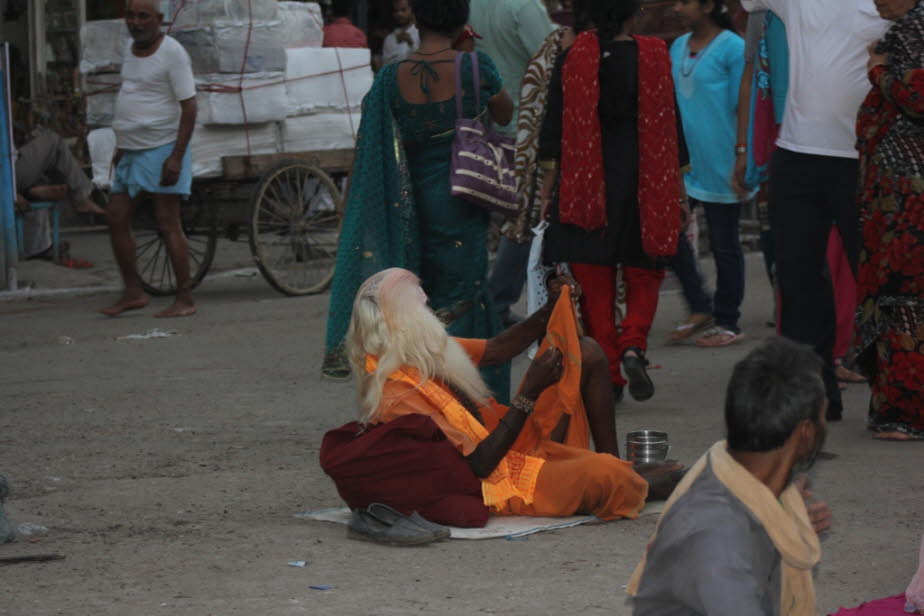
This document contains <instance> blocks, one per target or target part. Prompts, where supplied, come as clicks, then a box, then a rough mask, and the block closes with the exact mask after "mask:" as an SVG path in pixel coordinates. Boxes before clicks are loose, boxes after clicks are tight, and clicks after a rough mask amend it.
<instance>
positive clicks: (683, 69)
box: [680, 34, 719, 77]
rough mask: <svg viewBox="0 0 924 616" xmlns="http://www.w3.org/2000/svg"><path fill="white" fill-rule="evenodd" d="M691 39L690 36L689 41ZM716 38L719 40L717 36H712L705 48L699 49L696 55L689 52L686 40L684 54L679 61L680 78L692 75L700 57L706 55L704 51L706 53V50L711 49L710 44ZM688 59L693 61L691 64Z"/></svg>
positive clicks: (688, 44) (688, 41)
mask: <svg viewBox="0 0 924 616" xmlns="http://www.w3.org/2000/svg"><path fill="white" fill-rule="evenodd" d="M691 38H693V37H692V36H691V37H690V39H691ZM717 38H719V35H718V34H716V35H715V36H713V37H712V39H711V40H710V41H709V42H708V43H706V46H705V47H703V48H702V49H700V50H699V51H698V52H696V53H693V52H692V51H691V50H690V39H687V42H686V45H685V47H686V49H685V53H684V54H683V57H682V58H681V59H680V76H681V77H689V76H690V75H692V74H693V71H695V70H696V65H697V64H698V63H699V61H700V59H702V57H703V56H705V55H706V51H708V49H709V48H710V47H712V43H713V42H715V40H716V39H717ZM690 58H692V59H693V61H692V62H689V60H690Z"/></svg>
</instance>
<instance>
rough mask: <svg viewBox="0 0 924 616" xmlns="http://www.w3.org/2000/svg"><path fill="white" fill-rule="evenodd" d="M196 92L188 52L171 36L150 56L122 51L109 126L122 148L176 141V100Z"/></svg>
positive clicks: (139, 148)
mask: <svg viewBox="0 0 924 616" xmlns="http://www.w3.org/2000/svg"><path fill="white" fill-rule="evenodd" d="M195 95H196V81H195V79H194V77H193V72H192V63H191V62H190V60H189V54H188V53H186V50H185V49H183V46H182V45H180V44H179V43H178V42H176V40H175V39H173V38H171V37H169V36H164V39H163V40H162V41H161V43H160V47H158V48H157V51H155V52H154V53H153V54H151V55H150V56H147V57H144V58H139V57H138V56H136V55H135V54H133V53H132V51H131V43H129V44H128V46H127V47H126V50H125V61H124V62H123V64H122V87H121V89H120V90H119V96H118V97H117V98H116V106H115V117H114V118H113V121H112V129H113V130H114V131H115V134H116V145H117V146H118V147H119V148H121V149H124V150H147V149H150V148H156V147H158V146H161V145H165V144H168V143H171V142H173V141H176V138H177V129H178V128H179V125H180V101H183V100H186V99H188V98H192V97H193V96H195Z"/></svg>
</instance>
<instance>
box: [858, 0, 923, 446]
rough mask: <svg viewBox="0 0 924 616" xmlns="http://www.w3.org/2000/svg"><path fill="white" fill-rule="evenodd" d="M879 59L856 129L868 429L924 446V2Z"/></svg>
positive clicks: (897, 27)
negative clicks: (904, 436)
mask: <svg viewBox="0 0 924 616" xmlns="http://www.w3.org/2000/svg"><path fill="white" fill-rule="evenodd" d="M879 51H880V52H881V53H887V54H888V57H889V64H888V65H887V66H876V67H874V68H873V69H872V70H871V71H870V73H869V78H870V81H871V82H872V84H873V89H872V91H871V92H870V93H869V95H868V96H867V97H866V100H865V101H864V102H863V105H862V107H861V108H860V114H859V118H858V123H857V135H858V138H859V142H858V147H859V149H860V164H861V185H860V193H859V209H860V222H861V225H862V234H863V248H862V251H861V253H860V264H859V275H858V281H857V282H858V294H859V302H860V303H859V308H858V312H857V332H858V349H859V352H860V355H859V360H860V363H861V366H862V367H863V368H864V369H865V370H866V371H867V372H868V374H869V375H870V387H871V399H870V407H869V418H868V427H869V429H870V430H872V431H874V432H900V433H904V434H907V435H909V436H911V437H915V438H921V439H924V3H919V4H918V5H917V6H916V7H915V8H914V9H912V10H911V11H909V12H908V13H907V14H906V15H905V16H904V17H903V18H901V19H899V20H898V21H897V22H896V23H895V24H894V25H893V26H892V28H891V29H890V30H889V32H888V33H887V34H886V36H885V38H884V39H883V42H882V43H881V44H880V47H879Z"/></svg>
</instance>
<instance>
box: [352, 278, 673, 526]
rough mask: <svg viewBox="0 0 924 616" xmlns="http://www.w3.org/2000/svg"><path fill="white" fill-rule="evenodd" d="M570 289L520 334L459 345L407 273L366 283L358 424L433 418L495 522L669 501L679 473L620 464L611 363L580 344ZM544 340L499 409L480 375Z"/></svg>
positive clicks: (357, 340)
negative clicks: (478, 488)
mask: <svg viewBox="0 0 924 616" xmlns="http://www.w3.org/2000/svg"><path fill="white" fill-rule="evenodd" d="M566 282H567V281H566V280H564V279H559V280H558V281H556V282H554V283H553V287H552V292H551V295H552V299H551V301H550V302H549V303H548V305H547V306H546V307H545V308H543V309H542V310H540V311H538V312H537V313H535V314H534V315H532V316H531V317H530V318H528V319H526V320H525V321H523V322H522V323H519V324H517V325H515V326H514V327H511V328H510V329H508V330H507V331H505V332H502V333H501V334H499V335H498V336H496V337H495V338H492V339H491V340H471V339H467V340H466V339H457V338H451V337H449V336H448V334H447V333H446V330H445V327H444V326H443V324H442V323H441V322H440V321H439V319H437V317H436V315H435V314H434V313H433V312H432V311H431V310H430V309H429V308H428V307H427V305H426V301H427V296H426V295H425V294H424V292H423V290H422V289H421V288H420V283H419V280H418V279H417V277H416V276H415V275H414V274H412V273H411V272H409V271H407V270H403V269H397V268H393V269H389V270H384V271H382V272H379V273H378V274H375V275H373V276H372V277H371V278H369V279H368V280H366V282H365V283H363V285H362V286H361V287H360V290H359V292H358V293H357V296H356V301H355V303H354V305H353V316H352V321H351V323H350V330H349V333H348V336H347V339H348V344H349V349H350V361H351V363H352V367H353V371H354V374H356V375H358V380H359V398H360V407H361V418H360V421H361V422H363V423H364V424H380V423H386V422H390V421H392V420H394V419H398V418H401V417H404V416H407V415H412V414H419V415H425V416H428V417H430V418H431V419H432V420H433V421H434V422H435V423H436V425H437V426H438V427H439V428H440V430H442V432H443V434H445V437H446V439H447V440H448V441H450V442H451V443H452V444H453V445H454V446H455V447H456V449H457V450H458V452H459V453H460V454H461V455H462V456H464V458H465V460H466V461H467V462H468V465H469V467H470V468H471V471H472V472H473V473H474V475H475V476H477V477H478V478H479V479H480V480H481V493H482V497H483V500H484V504H485V505H486V506H487V507H488V508H489V510H490V512H491V513H493V514H501V515H536V516H566V515H572V514H574V513H588V514H595V515H597V516H598V517H600V518H602V519H605V520H610V519H614V518H617V517H627V518H634V517H636V516H637V515H638V514H639V512H640V511H641V509H642V507H643V506H644V504H645V500H646V497H647V498H650V499H651V498H665V497H666V495H667V494H668V493H669V491H670V489H671V488H672V487H673V485H674V483H675V481H676V479H675V476H676V474H677V472H678V471H679V465H677V464H671V463H665V464H661V465H646V466H645V467H644V468H636V469H633V466H632V464H631V463H630V462H626V461H623V460H620V459H619V458H618V457H617V456H618V445H617V435H616V421H615V409H614V401H613V391H612V387H611V386H610V381H609V371H608V367H607V362H606V357H605V356H604V355H603V352H602V351H601V349H600V347H599V346H598V345H597V344H596V343H595V342H593V341H592V340H590V339H579V338H578V335H577V329H576V322H575V320H574V311H573V310H574V309H573V305H572V304H571V301H570V294H571V291H570V289H571V288H572V287H569V286H566V285H565V283H566ZM571 284H572V286H573V283H571ZM559 295H560V299H559ZM553 306H555V308H554V310H553ZM547 328H548V333H547V331H546V330H547ZM542 336H545V337H546V342H545V343H544V344H543V346H542V347H541V348H540V354H539V355H538V357H537V359H536V360H535V361H533V363H532V364H531V365H530V367H529V369H528V370H527V373H526V376H525V377H524V379H523V383H522V386H521V388H520V391H519V393H518V395H517V396H516V397H515V398H514V400H513V403H512V404H511V406H510V407H509V408H508V407H505V406H502V405H500V404H497V403H496V402H495V401H494V400H492V399H491V397H490V395H491V394H490V392H489V391H488V389H487V387H486V386H485V383H484V381H483V380H482V378H481V376H480V374H479V372H478V367H479V366H489V365H496V364H502V363H505V362H507V361H510V360H511V359H512V358H513V357H515V356H516V355H518V354H519V353H521V352H523V351H524V350H526V348H527V347H528V346H529V344H530V343H531V342H532V341H534V340H537V339H539V338H540V337H542ZM553 345H554V346H553ZM556 347H557V348H556ZM543 349H546V350H544V352H543ZM591 435H592V436H593V440H594V443H595V446H596V450H597V453H593V452H591V451H590V450H589V444H590V436H591ZM636 471H638V472H636ZM409 472H411V471H409Z"/></svg>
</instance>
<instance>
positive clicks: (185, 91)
mask: <svg viewBox="0 0 924 616" xmlns="http://www.w3.org/2000/svg"><path fill="white" fill-rule="evenodd" d="M163 19H164V16H163V15H162V14H161V13H160V10H159V2H157V0H131V1H130V2H129V3H128V7H127V8H126V9H125V23H126V25H127V26H128V32H129V34H131V37H132V41H133V42H132V45H131V47H130V48H129V49H128V50H126V54H125V61H124V63H123V64H122V87H121V89H120V90H119V96H118V98H117V99H116V107H115V118H114V120H113V122H112V128H113V130H114V131H115V135H116V147H117V148H118V149H117V150H116V155H115V160H114V161H113V165H114V166H115V172H114V174H113V178H112V198H111V199H110V201H109V208H108V209H107V211H106V213H107V217H108V220H109V231H110V237H111V241H112V252H113V253H114V254H115V258H116V261H118V263H119V271H120V272H121V274H122V281H123V283H124V284H125V290H124V291H123V293H122V297H121V299H119V301H117V302H116V303H115V304H113V305H112V306H109V307H107V308H103V309H102V310H100V312H102V313H103V314H105V315H107V316H111V317H114V316H116V315H119V314H122V313H123V312H125V311H126V310H138V309H140V308H144V307H145V306H147V304H148V301H149V298H148V296H147V295H145V293H144V290H143V289H142V287H141V278H140V277H139V276H138V270H137V268H136V265H135V240H134V237H132V227H131V225H132V218H133V217H134V214H135V198H136V197H138V195H139V194H141V193H146V194H149V195H150V196H151V198H152V199H153V201H154V215H155V217H156V219H157V225H158V227H159V229H160V232H161V234H162V235H163V237H164V242H165V244H166V246H167V251H168V253H169V254H170V263H171V265H172V266H173V273H174V275H175V278H176V300H175V301H174V303H173V304H172V305H171V306H169V307H168V308H166V309H165V310H162V311H161V312H158V313H157V314H156V315H154V316H157V317H184V316H189V315H192V314H195V312H196V305H195V304H194V303H193V299H192V288H191V286H192V285H191V279H190V274H189V244H188V243H187V241H186V235H185V234H184V233H183V227H182V225H181V222H180V199H181V198H182V197H184V196H185V197H188V196H189V194H190V191H191V189H192V158H191V156H190V152H189V148H188V147H187V146H188V145H189V140H190V138H191V137H192V133H193V128H194V127H195V124H196V82H195V79H194V78H193V73H192V64H191V62H190V60H189V54H187V53H186V50H185V49H183V47H182V46H181V45H180V44H179V43H177V42H176V40H174V39H173V38H171V37H169V36H166V35H165V34H163V33H162V32H161V24H162V23H163Z"/></svg>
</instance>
